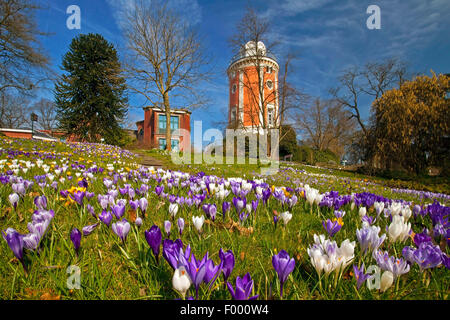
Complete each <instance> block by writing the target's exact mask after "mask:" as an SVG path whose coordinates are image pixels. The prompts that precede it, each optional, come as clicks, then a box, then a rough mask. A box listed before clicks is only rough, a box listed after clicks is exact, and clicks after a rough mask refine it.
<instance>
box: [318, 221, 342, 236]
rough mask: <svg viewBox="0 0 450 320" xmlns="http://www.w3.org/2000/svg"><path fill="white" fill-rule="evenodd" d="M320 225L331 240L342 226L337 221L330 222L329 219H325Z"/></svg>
mask: <svg viewBox="0 0 450 320" xmlns="http://www.w3.org/2000/svg"><path fill="white" fill-rule="evenodd" d="M322 225H323V227H324V228H325V230H326V231H327V232H328V234H329V235H330V237H331V238H332V237H334V235H335V234H336V233H337V232H338V231H339V230H341V228H342V225H341V224H340V223H339V221H338V220H335V221H331V220H330V219H327V220H326V221H322Z"/></svg>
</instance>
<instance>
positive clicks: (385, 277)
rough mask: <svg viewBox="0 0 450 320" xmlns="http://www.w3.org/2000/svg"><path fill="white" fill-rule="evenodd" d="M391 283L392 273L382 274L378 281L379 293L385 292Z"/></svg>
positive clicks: (392, 281) (392, 280)
mask: <svg viewBox="0 0 450 320" xmlns="http://www.w3.org/2000/svg"><path fill="white" fill-rule="evenodd" d="M393 283H394V275H393V274H392V272H390V271H385V272H383V274H382V275H381V280H380V291H381V292H385V291H386V290H387V289H389V288H390V287H391V286H392V284H393Z"/></svg>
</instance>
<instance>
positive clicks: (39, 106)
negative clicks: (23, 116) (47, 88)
mask: <svg viewBox="0 0 450 320" xmlns="http://www.w3.org/2000/svg"><path fill="white" fill-rule="evenodd" d="M31 109H32V110H33V111H34V112H35V113H36V114H37V116H38V121H37V122H38V125H39V126H40V127H41V128H42V129H44V130H53V129H55V128H56V127H57V124H58V121H57V120H56V106H55V103H54V102H53V101H50V100H48V99H45V98H42V99H40V100H39V101H37V102H35V103H34V104H33V106H32V107H31Z"/></svg>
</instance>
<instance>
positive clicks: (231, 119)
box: [230, 107, 236, 124]
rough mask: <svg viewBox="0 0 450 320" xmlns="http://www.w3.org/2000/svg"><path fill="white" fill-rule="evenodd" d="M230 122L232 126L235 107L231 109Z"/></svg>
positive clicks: (234, 120) (234, 118) (234, 119)
mask: <svg viewBox="0 0 450 320" xmlns="http://www.w3.org/2000/svg"><path fill="white" fill-rule="evenodd" d="M230 121H231V123H233V124H234V123H235V122H236V107H231V114H230Z"/></svg>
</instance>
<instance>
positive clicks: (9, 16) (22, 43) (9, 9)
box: [0, 0, 49, 93]
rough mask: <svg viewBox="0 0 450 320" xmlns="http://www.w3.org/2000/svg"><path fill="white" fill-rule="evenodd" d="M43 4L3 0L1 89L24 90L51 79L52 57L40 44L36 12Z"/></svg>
mask: <svg viewBox="0 0 450 320" xmlns="http://www.w3.org/2000/svg"><path fill="white" fill-rule="evenodd" d="M40 8H41V7H40V6H39V5H37V4H36V3H35V2H33V1H30V0H2V1H0V91H3V90H4V89H7V88H10V89H11V88H14V89H16V90H19V91H21V92H22V93H26V92H29V91H30V90H32V89H34V88H36V87H38V86H39V83H41V82H43V81H46V80H49V75H48V73H49V70H48V69H47V65H48V58H47V56H46V54H44V53H43V50H42V49H41V48H40V43H39V40H38V37H39V36H42V35H44V33H43V32H41V31H39V30H38V27H37V24H36V19H35V17H34V14H35V12H36V11H37V10H38V9H40Z"/></svg>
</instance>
